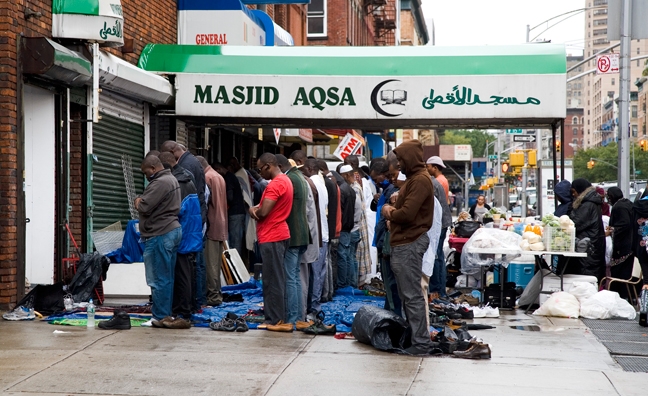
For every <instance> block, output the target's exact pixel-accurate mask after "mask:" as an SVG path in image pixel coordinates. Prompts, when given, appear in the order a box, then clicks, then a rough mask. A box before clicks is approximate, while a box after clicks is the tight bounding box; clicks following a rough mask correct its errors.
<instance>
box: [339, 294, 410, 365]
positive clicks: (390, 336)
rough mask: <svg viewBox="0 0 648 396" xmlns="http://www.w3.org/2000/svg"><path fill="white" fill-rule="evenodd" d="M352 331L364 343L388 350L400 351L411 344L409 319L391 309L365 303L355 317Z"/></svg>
mask: <svg viewBox="0 0 648 396" xmlns="http://www.w3.org/2000/svg"><path fill="white" fill-rule="evenodd" d="M351 333H352V334H353V337H355V339H356V340H358V341H360V342H361V343H363V344H368V345H373V347H374V348H376V349H379V350H381V351H387V352H400V353H402V352H403V350H404V349H406V348H409V347H410V346H411V334H412V329H411V328H410V326H409V325H408V324H407V321H405V319H403V318H402V317H400V316H398V315H396V314H395V313H393V312H391V311H387V310H385V309H382V308H378V307H374V306H370V305H365V306H363V307H361V308H360V309H359V310H358V313H356V315H355V318H354V319H353V326H352V327H351Z"/></svg>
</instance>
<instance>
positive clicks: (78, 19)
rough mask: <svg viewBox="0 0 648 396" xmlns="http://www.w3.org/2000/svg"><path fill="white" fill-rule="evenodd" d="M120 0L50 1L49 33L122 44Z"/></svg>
mask: <svg viewBox="0 0 648 396" xmlns="http://www.w3.org/2000/svg"><path fill="white" fill-rule="evenodd" d="M123 26H124V16H123V12H122V6H121V0H53V1H52V36H53V37H59V38H75V39H81V40H88V41H93V42H98V43H100V44H102V45H105V46H111V47H116V46H122V45H124V35H123Z"/></svg>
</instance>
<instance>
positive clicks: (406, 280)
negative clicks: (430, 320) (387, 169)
mask: <svg viewBox="0 0 648 396" xmlns="http://www.w3.org/2000/svg"><path fill="white" fill-rule="evenodd" d="M394 153H395V154H396V157H397V158H398V165H399V166H400V171H401V172H403V173H404V174H405V175H406V176H407V182H406V183H405V185H404V186H403V187H402V188H401V189H400V191H399V194H398V198H397V199H396V204H395V205H394V206H391V205H385V206H384V207H383V209H382V214H383V216H385V218H386V219H387V220H389V221H390V223H391V224H390V230H391V242H390V246H391V268H392V271H393V272H394V276H395V278H396V283H397V284H398V292H399V294H400V297H401V300H402V301H403V305H404V308H405V314H406V316H407V321H408V323H409V325H410V327H411V328H412V338H411V339H412V345H411V346H410V347H409V348H407V349H405V352H406V353H409V354H411V355H427V354H430V353H431V352H432V342H431V341H430V331H429V329H428V327H427V318H426V311H425V305H426V304H427V302H426V298H425V296H424V295H423V293H422V291H421V274H422V272H423V255H424V254H425V251H426V250H427V249H428V247H429V244H430V239H429V238H428V236H427V232H428V230H429V229H430V227H431V226H432V220H433V216H434V188H433V186H432V180H431V179H430V175H429V174H428V172H427V171H426V170H425V163H424V162H423V146H422V145H421V143H420V142H419V141H418V140H410V141H408V142H405V143H403V144H401V145H400V146H398V147H397V148H396V149H394Z"/></svg>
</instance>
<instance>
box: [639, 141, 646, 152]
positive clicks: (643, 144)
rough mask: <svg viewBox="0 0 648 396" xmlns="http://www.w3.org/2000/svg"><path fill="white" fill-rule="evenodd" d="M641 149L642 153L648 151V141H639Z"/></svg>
mask: <svg viewBox="0 0 648 396" xmlns="http://www.w3.org/2000/svg"><path fill="white" fill-rule="evenodd" d="M639 148H641V151H648V140H646V139H641V140H640V141H639Z"/></svg>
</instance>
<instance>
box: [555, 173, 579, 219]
mask: <svg viewBox="0 0 648 396" xmlns="http://www.w3.org/2000/svg"><path fill="white" fill-rule="evenodd" d="M554 194H555V196H556V199H557V200H558V202H559V204H558V207H557V208H556V211H555V212H554V216H557V217H560V216H564V215H569V214H570V213H571V211H572V201H573V200H574V198H573V197H572V194H571V183H570V182H569V180H561V181H560V182H559V183H558V184H556V186H555V187H554Z"/></svg>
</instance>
